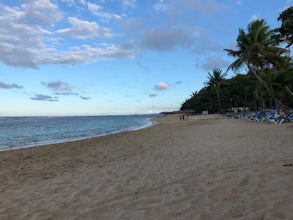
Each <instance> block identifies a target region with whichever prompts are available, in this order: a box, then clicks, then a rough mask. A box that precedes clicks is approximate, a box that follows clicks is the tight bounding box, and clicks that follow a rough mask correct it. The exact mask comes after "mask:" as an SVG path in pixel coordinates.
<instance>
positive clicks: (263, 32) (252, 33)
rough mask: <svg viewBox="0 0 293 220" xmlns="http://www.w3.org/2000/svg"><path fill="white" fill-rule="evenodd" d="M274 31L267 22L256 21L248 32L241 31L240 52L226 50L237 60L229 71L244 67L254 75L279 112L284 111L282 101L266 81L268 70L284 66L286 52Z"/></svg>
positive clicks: (248, 28) (249, 26)
mask: <svg viewBox="0 0 293 220" xmlns="http://www.w3.org/2000/svg"><path fill="white" fill-rule="evenodd" d="M273 34H274V31H273V30H270V28H269V26H268V25H267V24H266V22H265V21H264V20H263V19H261V20H256V21H253V22H251V23H250V24H249V25H248V27H247V32H245V31H244V30H243V29H240V30H239V35H238V37H237V48H238V50H231V49H225V51H227V52H228V55H229V56H232V57H235V58H237V59H236V60H235V61H234V62H233V63H232V64H231V65H230V66H229V67H228V69H232V70H237V69H239V68H240V67H242V66H243V65H246V66H247V67H248V70H249V71H250V72H251V73H253V75H254V76H255V77H256V78H257V80H258V81H259V82H260V83H261V84H262V86H263V87H264V88H265V90H266V91H267V92H268V93H269V95H270V96H271V97H272V99H273V100H274V102H275V105H276V108H277V110H279V109H280V108H282V109H284V107H283V104H282V103H281V101H280V100H279V99H278V98H277V97H276V95H275V92H274V90H273V88H272V86H271V85H270V84H269V82H267V81H266V80H265V77H264V74H265V71H264V70H267V69H271V68H272V67H274V68H281V67H282V66H283V65H284V62H285V60H284V56H283V55H284V54H286V50H285V49H283V48H280V47H278V46H277V43H276V40H274V38H273Z"/></svg>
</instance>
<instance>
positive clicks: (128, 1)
mask: <svg viewBox="0 0 293 220" xmlns="http://www.w3.org/2000/svg"><path fill="white" fill-rule="evenodd" d="M135 5H136V0H122V6H123V7H124V8H125V9H126V8H135Z"/></svg>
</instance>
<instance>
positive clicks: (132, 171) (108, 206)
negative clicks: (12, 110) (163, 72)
mask: <svg viewBox="0 0 293 220" xmlns="http://www.w3.org/2000/svg"><path fill="white" fill-rule="evenodd" d="M155 121H158V124H157V125H153V126H150V127H148V128H145V129H140V130H136V131H126V132H121V133H117V134H113V135H108V136H102V137H96V138H90V139H86V140H80V141H74V142H66V143H61V144H52V145H47V146H44V147H34V148H25V149H19V150H15V151H1V152H0V167H1V170H0V171H1V172H0V197H1V200H2V201H1V203H0V218H4V219H50V218H51V219H217V218H218V219H261V218H263V219H266V218H268V219H290V218H292V216H293V211H292V209H291V204H292V203H293V187H292V182H293V176H292V167H285V166H283V165H284V164H289V163H292V161H293V149H292V146H291V145H292V142H293V129H292V128H293V125H292V124H282V125H278V126H273V125H271V124H265V123H251V122H247V121H242V120H228V119H224V118H223V117H222V116H217V115H209V116H207V117H206V116H204V117H203V116H191V117H190V118H189V119H188V120H179V118H178V116H173V115H172V116H163V117H160V118H157V119H155Z"/></svg>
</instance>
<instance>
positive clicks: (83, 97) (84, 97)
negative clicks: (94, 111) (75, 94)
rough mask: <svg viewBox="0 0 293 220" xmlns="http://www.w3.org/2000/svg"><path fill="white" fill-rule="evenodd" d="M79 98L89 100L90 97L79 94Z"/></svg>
mask: <svg viewBox="0 0 293 220" xmlns="http://www.w3.org/2000/svg"><path fill="white" fill-rule="evenodd" d="M80 98H81V99H82V100H90V99H91V97H86V96H80Z"/></svg>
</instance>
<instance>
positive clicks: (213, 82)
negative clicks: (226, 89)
mask: <svg viewBox="0 0 293 220" xmlns="http://www.w3.org/2000/svg"><path fill="white" fill-rule="evenodd" d="M226 75H227V72H226V73H222V70H220V69H219V68H214V69H213V73H212V74H211V73H208V79H209V81H208V82H206V84H208V85H210V86H213V87H215V88H216V92H217V99H218V110H222V109H221V100H220V89H221V85H222V84H223V82H224V81H225V77H226Z"/></svg>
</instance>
